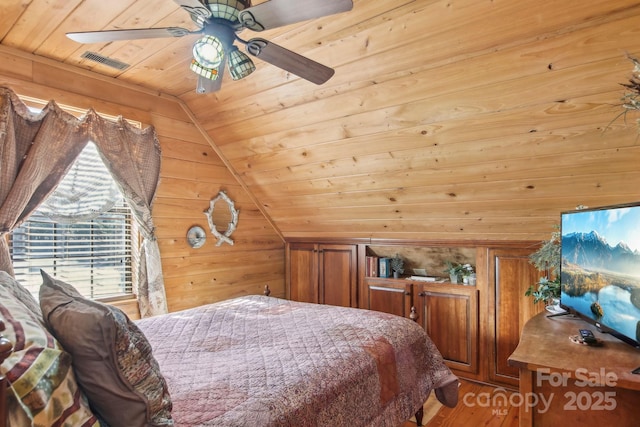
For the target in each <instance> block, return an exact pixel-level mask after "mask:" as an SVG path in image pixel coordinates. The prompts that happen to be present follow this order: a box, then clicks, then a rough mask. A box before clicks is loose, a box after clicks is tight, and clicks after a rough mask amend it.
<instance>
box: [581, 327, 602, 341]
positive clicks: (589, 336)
mask: <svg viewBox="0 0 640 427" xmlns="http://www.w3.org/2000/svg"><path fill="white" fill-rule="evenodd" d="M580 338H582V341H584V342H585V343H587V344H595V343H596V342H598V340H597V339H596V337H595V336H594V335H593V332H591V331H590V330H589V329H580Z"/></svg>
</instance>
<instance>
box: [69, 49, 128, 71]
mask: <svg viewBox="0 0 640 427" xmlns="http://www.w3.org/2000/svg"><path fill="white" fill-rule="evenodd" d="M80 56H82V57H83V58H85V59H88V60H90V61H95V62H99V63H101V64H104V65H106V66H107V67H111V68H115V69H116V70H125V69H127V68H129V66H130V65H129V64H125V63H124V62H120V61H118V60H116V59H111V58H107V57H106V56H102V55H100V54H98V53H95V52H89V51H86V52H85V53H83V54H82V55H80Z"/></svg>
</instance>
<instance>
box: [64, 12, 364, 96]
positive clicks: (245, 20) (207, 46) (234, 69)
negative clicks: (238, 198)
mask: <svg viewBox="0 0 640 427" xmlns="http://www.w3.org/2000/svg"><path fill="white" fill-rule="evenodd" d="M174 1H175V2H176V3H177V4H178V5H180V7H181V8H182V9H184V10H186V11H187V12H188V13H189V14H190V15H191V19H192V20H193V21H194V22H195V23H196V24H197V25H198V27H199V28H198V29H197V30H194V31H191V30H188V29H186V28H181V27H164V28H141V29H128V30H106V31H86V32H76V33H67V37H69V38H70V39H72V40H74V41H76V42H79V43H103V42H111V41H122V40H135V39H147V38H160V37H183V36H187V35H191V34H201V35H202V37H201V38H199V39H198V40H196V42H195V43H194V44H193V60H192V61H191V65H190V67H189V68H190V69H191V70H192V71H194V72H195V73H196V74H197V75H198V84H197V86H196V92H198V93H208V92H214V91H217V90H218V89H220V87H221V85H222V75H223V73H224V69H225V65H226V66H227V68H229V72H230V74H231V77H232V78H233V79H234V80H240V79H242V78H244V77H246V76H248V75H249V74H251V73H252V72H253V71H254V70H255V65H254V64H253V61H251V58H249V56H247V55H246V54H244V53H243V52H241V51H240V50H238V48H237V46H235V45H234V42H236V41H237V42H239V43H241V44H243V45H244V46H245V49H246V51H247V52H248V53H249V54H250V55H252V56H255V57H257V58H260V59H262V60H263V61H265V62H268V63H270V64H272V65H275V66H276V67H279V68H282V69H283V70H286V71H289V72H290V73H293V74H295V75H297V76H299V77H301V78H303V79H305V80H308V81H310V82H312V83H315V84H318V85H320V84H323V83H324V82H326V81H327V80H329V79H330V78H331V76H333V74H334V70H333V69H332V68H329V67H327V66H325V65H322V64H320V63H318V62H315V61H313V60H311V59H309V58H306V57H304V56H302V55H299V54H297V53H295V52H292V51H290V50H288V49H285V48H283V47H281V46H278V45H277V44H275V43H272V42H270V41H268V40H265V39H263V38H259V37H256V38H252V39H250V40H243V39H241V38H240V37H238V35H237V34H236V33H238V32H240V31H241V30H244V29H245V28H247V29H249V30H253V31H263V30H269V29H272V28H277V27H281V26H284V25H288V24H293V23H296V22H301V21H306V20H309V19H315V18H320V17H323V16H327V15H333V14H336V13H341V12H346V11H349V10H351V9H352V8H353V2H352V0H269V1H267V2H264V3H261V4H258V5H256V6H251V3H250V1H249V0H174Z"/></svg>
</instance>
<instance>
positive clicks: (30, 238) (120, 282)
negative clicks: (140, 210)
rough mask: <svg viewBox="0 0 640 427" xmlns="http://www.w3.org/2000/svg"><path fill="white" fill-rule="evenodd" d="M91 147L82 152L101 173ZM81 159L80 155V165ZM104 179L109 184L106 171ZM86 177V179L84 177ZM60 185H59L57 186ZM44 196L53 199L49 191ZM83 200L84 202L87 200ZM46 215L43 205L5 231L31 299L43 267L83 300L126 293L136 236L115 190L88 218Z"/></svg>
mask: <svg viewBox="0 0 640 427" xmlns="http://www.w3.org/2000/svg"><path fill="white" fill-rule="evenodd" d="M92 146H93V144H91V143H90V144H88V146H87V147H89V148H88V149H85V151H87V153H88V154H89V155H90V156H89V158H93V159H97V160H95V164H94V166H93V167H94V168H96V169H99V168H102V169H104V170H105V171H106V167H105V166H104V164H103V163H102V160H101V159H100V158H99V157H97V156H95V155H92V153H91V151H92V150H94V149H95V147H92ZM85 151H83V153H82V154H81V155H80V156H81V157H82V156H83V154H85ZM87 158H88V157H87V156H84V161H85V166H86V159H87ZM68 176H69V175H68ZM106 176H107V177H108V178H107V179H108V180H111V181H113V179H112V178H111V176H110V174H108V172H107V175H106ZM69 178H71V177H70V176H69ZM65 179H67V177H65ZM73 179H74V180H82V179H83V177H82V174H80V175H78V174H77V173H75V174H74V176H73ZM86 179H87V180H90V179H91V177H90V176H89V175H87V177H86ZM63 182H64V181H63ZM60 187H64V186H63V185H62V183H61V185H60ZM50 197H55V192H54V193H52V195H51V196H50ZM86 199H87V201H90V199H91V197H86ZM52 217H53V218H56V216H55V215H51V212H49V211H48V210H47V208H45V206H43V208H42V209H38V210H36V211H35V212H34V213H33V214H32V215H31V216H30V217H29V219H28V220H27V221H26V222H25V223H23V224H22V225H21V226H20V227H18V228H16V229H15V230H14V231H13V232H12V233H11V240H10V250H11V256H12V260H13V268H14V272H15V277H16V279H17V280H18V281H20V283H22V284H23V285H24V286H26V287H27V288H28V289H29V290H30V291H31V292H32V293H33V294H34V295H35V296H36V297H37V296H38V292H39V289H40V285H41V284H42V276H41V274H40V269H43V270H44V271H46V272H47V274H49V275H51V276H53V277H56V278H57V279H60V280H62V281H65V282H67V283H69V284H71V285H73V286H74V287H75V288H76V289H77V290H78V291H79V292H80V293H81V294H82V295H84V296H86V297H88V298H92V299H99V298H106V297H114V296H122V295H126V294H131V293H132V282H133V271H135V270H134V262H135V259H134V258H135V254H136V253H137V247H136V243H137V237H136V236H137V233H136V232H135V231H134V230H132V224H133V219H132V215H131V211H130V209H129V207H128V206H127V203H126V201H125V200H124V198H123V197H122V195H120V193H119V192H118V194H117V196H116V201H115V204H113V206H111V207H110V208H109V209H108V210H107V211H106V212H103V213H101V214H99V215H98V216H95V215H92V218H90V219H81V220H74V221H68V220H64V219H62V220H61V219H60V218H57V219H52Z"/></svg>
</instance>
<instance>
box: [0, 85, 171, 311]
mask: <svg viewBox="0 0 640 427" xmlns="http://www.w3.org/2000/svg"><path fill="white" fill-rule="evenodd" d="M89 141H93V142H94V144H95V145H96V147H98V151H99V152H100V156H101V158H102V160H103V161H104V163H105V165H106V167H107V169H108V170H109V172H110V173H111V174H112V176H113V178H114V180H115V181H116V182H117V184H118V186H119V188H120V191H121V192H122V194H123V195H124V197H125V199H126V200H127V203H128V204H129V206H130V207H131V210H132V212H133V216H134V217H135V219H136V221H137V223H138V225H139V227H140V230H141V234H142V236H143V242H142V245H141V257H140V258H141V261H140V263H139V271H138V284H137V293H138V303H139V305H140V314H141V316H143V317H147V316H152V315H156V314H162V313H166V312H167V303H166V295H165V291H164V280H163V276H162V268H161V262H160V250H159V247H158V243H157V241H156V237H155V233H154V230H155V226H154V224H153V220H152V218H151V207H152V204H153V199H154V197H155V193H156V189H157V186H158V183H159V178H160V161H161V152H160V144H159V142H158V139H157V136H156V133H155V129H154V128H153V127H148V128H146V129H142V130H140V129H137V128H136V127H134V126H133V125H131V124H129V123H127V122H126V121H125V120H123V119H122V117H120V118H119V119H118V120H117V121H116V122H113V121H110V120H106V119H103V118H102V117H100V116H99V115H98V114H97V113H96V112H95V111H93V110H89V111H88V112H87V114H86V115H85V116H84V117H82V118H81V119H78V118H76V117H74V116H72V115H71V114H68V113H66V112H64V111H62V110H61V109H60V108H59V107H58V106H57V105H56V103H55V102H53V101H51V102H49V103H48V104H47V106H46V107H45V108H44V109H43V110H42V111H41V112H40V113H32V112H30V111H29V109H28V108H27V106H26V105H24V104H23V103H22V101H20V99H18V97H17V95H16V94H15V93H13V91H11V89H9V88H6V87H2V86H0V270H5V271H7V272H8V273H10V274H12V275H13V266H12V264H11V255H10V253H9V247H8V244H7V239H6V234H7V233H9V232H11V231H12V230H13V229H14V228H15V227H17V226H19V225H20V224H22V223H23V222H24V221H25V220H26V219H27V218H28V217H29V215H31V213H32V212H33V211H34V210H35V209H36V208H37V207H38V205H40V204H41V203H42V201H43V200H44V199H46V198H47V196H48V195H49V194H50V193H51V192H52V191H53V190H54V189H55V187H56V185H57V184H58V183H59V182H60V181H61V179H62V178H63V177H64V175H65V174H66V173H67V171H68V170H69V169H70V168H71V166H72V165H73V162H74V160H75V159H76V157H78V155H79V154H80V152H81V151H82V149H83V148H84V147H85V146H86V145H87V143H88V142H89Z"/></svg>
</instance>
